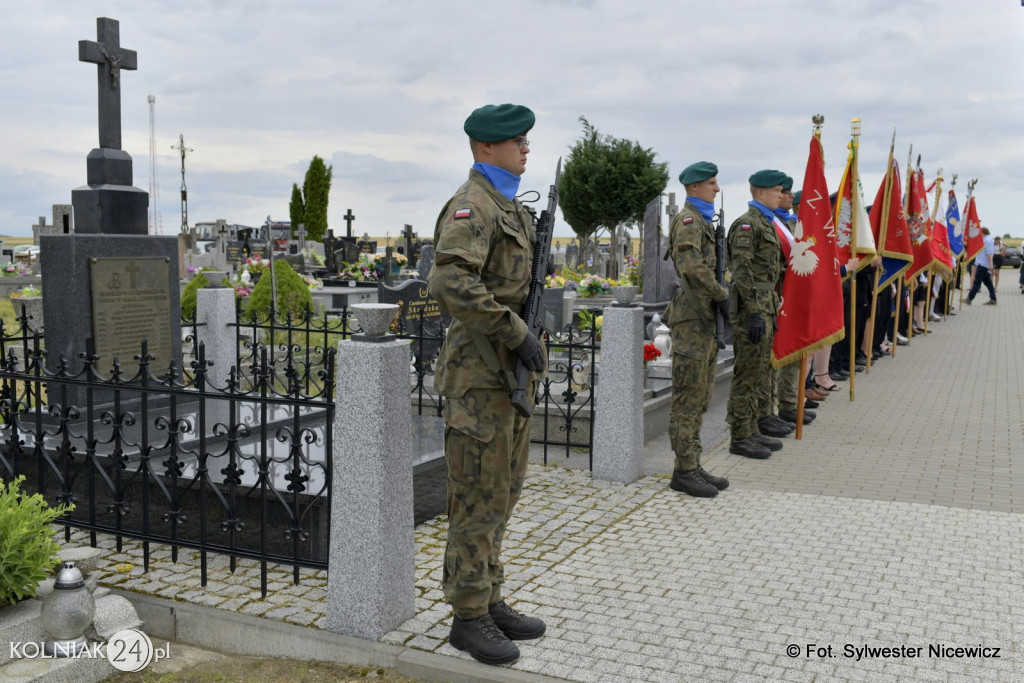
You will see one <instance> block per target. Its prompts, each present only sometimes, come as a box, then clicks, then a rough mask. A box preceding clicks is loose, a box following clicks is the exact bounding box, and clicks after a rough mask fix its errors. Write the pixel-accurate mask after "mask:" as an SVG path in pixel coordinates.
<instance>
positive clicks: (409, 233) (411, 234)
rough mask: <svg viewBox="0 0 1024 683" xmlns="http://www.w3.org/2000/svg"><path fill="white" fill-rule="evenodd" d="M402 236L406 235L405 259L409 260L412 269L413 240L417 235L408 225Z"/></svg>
mask: <svg viewBox="0 0 1024 683" xmlns="http://www.w3.org/2000/svg"><path fill="white" fill-rule="evenodd" d="M402 234H403V235H405V257H406V258H407V259H409V267H410V268H412V266H413V263H412V238H413V237H415V236H416V233H414V232H413V231H412V226H411V225H409V224H408V223H406V224H405V228H404V229H403V230H402Z"/></svg>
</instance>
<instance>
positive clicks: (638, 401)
mask: <svg viewBox="0 0 1024 683" xmlns="http://www.w3.org/2000/svg"><path fill="white" fill-rule="evenodd" d="M643 339H644V311H643V309H642V308H640V307H639V306H626V307H621V306H609V307H608V308H605V309H604V323H603V324H602V326H601V367H600V375H599V377H598V384H597V405H596V407H595V415H596V416H597V418H598V419H597V420H596V424H595V425H594V468H593V472H594V479H604V480H607V481H617V482H620V483H623V484H629V483H632V482H634V481H636V480H637V479H639V478H640V477H641V476H643V460H644V400H643V382H644V379H643V378H644V365H643Z"/></svg>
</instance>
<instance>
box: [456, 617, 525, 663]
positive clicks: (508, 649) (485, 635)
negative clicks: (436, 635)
mask: <svg viewBox="0 0 1024 683" xmlns="http://www.w3.org/2000/svg"><path fill="white" fill-rule="evenodd" d="M448 642H449V643H451V646H452V647H454V648H455V649H456V650H462V651H463V652H468V653H469V654H470V656H472V657H473V659H475V660H477V661H478V662H483V663H484V664H508V663H509V662H514V661H516V660H517V659H519V648H518V647H516V644H515V643H513V642H512V641H511V640H509V639H508V637H507V636H506V635H505V634H504V633H502V632H501V629H499V628H498V627H497V625H495V623H494V620H493V619H491V615H490V614H485V615H483V616H482V617H477V618H476V619H465V620H463V619H459V618H458V617H454V618H453V619H452V630H451V633H449V634H448Z"/></svg>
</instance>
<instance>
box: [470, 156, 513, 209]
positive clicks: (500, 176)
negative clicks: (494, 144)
mask: <svg viewBox="0 0 1024 683" xmlns="http://www.w3.org/2000/svg"><path fill="white" fill-rule="evenodd" d="M473 168H474V169H476V170H477V171H480V172H481V173H483V174H484V177H485V178H487V179H488V180H490V181H491V185H494V189H495V190H497V191H498V192H500V193H501V194H502V196H503V197H505V198H506V199H508V200H509V201H512V200H513V199H515V198H516V193H517V192H519V181H520V180H521V178H520V177H519V176H517V175H516V174H515V173H510V172H508V171H506V170H505V169H503V168H498V167H497V166H494V165H493V164H485V163H484V162H482V161H478V162H476V163H475V164H473Z"/></svg>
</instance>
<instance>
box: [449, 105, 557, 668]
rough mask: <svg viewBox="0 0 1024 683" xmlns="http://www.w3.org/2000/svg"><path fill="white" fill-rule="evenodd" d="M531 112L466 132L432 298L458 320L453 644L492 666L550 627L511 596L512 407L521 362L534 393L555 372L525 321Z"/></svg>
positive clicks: (518, 461)
mask: <svg viewBox="0 0 1024 683" xmlns="http://www.w3.org/2000/svg"><path fill="white" fill-rule="evenodd" d="M534 121H535V118H534V114H533V112H532V111H530V110H529V109H527V108H526V107H523V106H518V105H511V104H502V105H497V106H495V105H487V106H485V107H481V108H479V109H477V110H475V111H474V112H473V113H472V114H471V115H470V116H469V118H468V119H466V122H465V125H464V126H463V128H464V130H465V132H466V134H467V135H469V138H470V148H471V149H472V152H473V159H474V161H475V162H476V163H474V164H473V167H472V169H471V170H470V172H469V180H467V181H466V183H465V184H463V185H462V187H460V188H459V190H458V191H457V192H456V193H455V195H454V196H453V197H452V198H451V199H450V200H449V201H448V203H447V204H446V205H445V207H444V209H442V211H441V214H440V216H438V222H437V226H436V228H435V233H434V242H435V244H436V245H437V247H436V252H435V257H434V259H435V260H434V267H433V269H432V270H431V272H430V276H429V286H430V293H431V294H432V295H433V296H434V298H436V299H437V300H438V302H439V303H440V305H441V307H442V308H444V309H445V310H446V311H448V312H449V313H450V314H451V315H452V317H453V321H452V324H451V328H450V329H449V331H448V336H447V338H446V339H445V342H444V345H443V346H442V347H441V351H440V354H439V355H438V358H437V363H436V366H435V367H436V378H435V386H436V387H437V389H438V392H439V393H441V394H442V395H443V396H444V397H445V405H444V418H445V440H444V441H445V459H446V461H447V464H448V544H447V547H446V549H445V558H444V575H443V579H442V581H443V588H444V593H445V597H446V598H447V599H448V602H450V603H451V605H452V608H453V611H454V612H455V616H454V619H453V620H452V628H451V633H450V636H449V642H450V643H451V644H452V646H454V647H456V648H458V649H460V650H465V651H468V652H469V654H470V655H472V656H473V657H474V658H475V659H477V660H479V661H482V662H485V663H487V664H504V663H507V662H512V661H515V660H516V659H517V658H518V657H519V648H517V647H516V645H515V643H513V642H511V641H512V640H526V639H530V638H538V637H540V636H541V635H543V633H544V628H545V627H544V622H542V621H541V620H540V619H536V618H533V617H526V616H523V615H522V614H519V613H518V612H516V611H515V610H513V609H511V608H510V607H509V606H508V605H507V604H505V601H504V600H503V599H502V596H501V584H502V583H503V581H504V572H503V568H502V563H501V558H500V553H501V543H502V538H503V536H504V534H505V526H506V524H507V523H508V520H509V518H510V517H511V516H512V511H513V509H514V508H515V505H516V502H517V501H518V500H519V495H520V493H521V492H522V489H523V480H524V478H525V475H526V463H527V460H528V456H529V446H530V418H524V417H522V416H520V415H519V414H518V413H517V412H516V411H515V409H514V408H513V407H512V404H511V402H510V400H509V392H510V390H511V388H512V386H513V384H514V382H515V378H514V372H515V365H516V360H517V358H518V359H521V360H522V361H523V362H524V363H525V364H526V366H527V368H529V369H530V370H531V371H532V372H531V380H530V386H529V387H528V390H527V392H526V395H527V396H533V393H534V383H535V382H536V380H537V377H538V373H541V372H543V371H544V368H545V362H546V361H545V359H546V355H545V351H544V349H543V346H542V345H541V343H540V341H539V340H538V339H537V338H536V337H535V336H533V335H530V334H528V332H527V326H526V323H525V322H524V321H523V319H522V318H521V317H520V313H521V312H522V306H523V303H524V302H525V301H526V297H527V293H528V292H529V285H530V267H531V263H532V260H533V249H534V243H535V241H536V232H535V230H534V220H533V215H532V213H531V212H530V211H528V210H527V209H526V208H525V207H524V206H523V205H522V204H521V203H520V202H519V201H518V200H517V199H515V195H516V192H517V191H518V188H519V177H520V176H521V175H522V173H523V172H524V171H525V170H526V155H527V154H528V153H529V141H528V140H527V139H526V137H525V134H526V133H527V132H528V131H529V130H530V129H531V128H533V124H534Z"/></svg>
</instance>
